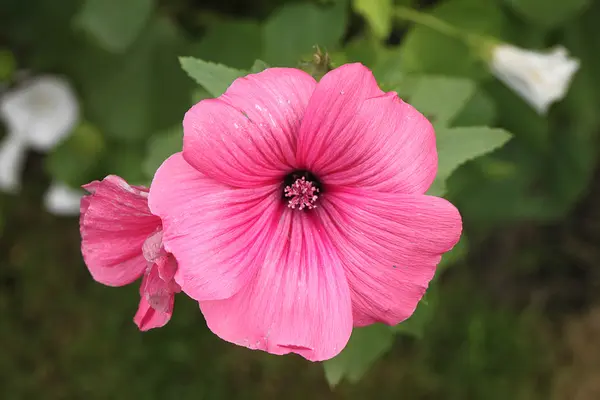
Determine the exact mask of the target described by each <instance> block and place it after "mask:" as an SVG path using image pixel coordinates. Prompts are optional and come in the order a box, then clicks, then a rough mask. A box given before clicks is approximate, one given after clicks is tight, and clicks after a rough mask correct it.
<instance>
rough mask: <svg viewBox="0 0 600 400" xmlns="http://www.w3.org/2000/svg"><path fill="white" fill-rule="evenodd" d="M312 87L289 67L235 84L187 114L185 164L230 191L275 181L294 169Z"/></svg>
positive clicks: (311, 82)
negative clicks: (298, 142)
mask: <svg viewBox="0 0 600 400" xmlns="http://www.w3.org/2000/svg"><path fill="white" fill-rule="evenodd" d="M315 85H316V83H315V80H314V79H313V78H312V77H311V76H310V75H308V74H307V73H305V72H302V71H300V70H296V69H291V68H270V69H267V70H265V71H263V72H261V73H258V74H253V75H248V76H247V77H243V78H239V79H237V80H235V82H233V84H232V85H231V86H230V87H229V89H228V90H227V91H226V92H225V93H224V94H223V95H222V96H221V97H219V98H217V99H209V100H203V101H201V102H200V103H198V104H196V105H195V106H193V107H192V108H191V109H190V110H189V111H188V112H187V113H186V115H185V118H184V120H183V129H184V140H183V152H184V157H185V159H186V160H187V161H188V162H189V163H190V164H191V165H192V166H194V167H195V168H196V169H198V171H200V172H201V173H202V174H204V175H206V176H207V177H211V178H214V179H216V180H217V181H219V182H221V183H226V184H229V185H232V186H237V187H243V188H251V187H259V186H262V185H265V184H271V183H274V182H275V181H278V180H279V179H281V177H282V176H284V175H285V174H286V173H287V171H289V170H290V169H293V168H294V166H295V157H294V155H295V149H296V132H297V130H298V128H299V127H300V121H301V120H302V117H303V115H304V110H305V109H306V105H307V104H308V100H309V98H310V96H311V94H312V92H313V90H314V87H315Z"/></svg>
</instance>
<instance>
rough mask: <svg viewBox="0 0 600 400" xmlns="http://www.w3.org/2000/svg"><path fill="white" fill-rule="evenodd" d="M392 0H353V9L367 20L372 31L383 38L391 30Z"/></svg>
mask: <svg viewBox="0 0 600 400" xmlns="http://www.w3.org/2000/svg"><path fill="white" fill-rule="evenodd" d="M393 3H394V2H393V0H353V1H352V7H353V8H354V10H355V11H356V12H357V13H359V14H361V15H363V16H364V17H365V19H366V20H367V21H368V23H369V25H370V26H371V29H372V30H373V33H375V35H376V36H377V37H379V38H385V37H387V36H388V35H389V34H390V31H391V30H392V7H393Z"/></svg>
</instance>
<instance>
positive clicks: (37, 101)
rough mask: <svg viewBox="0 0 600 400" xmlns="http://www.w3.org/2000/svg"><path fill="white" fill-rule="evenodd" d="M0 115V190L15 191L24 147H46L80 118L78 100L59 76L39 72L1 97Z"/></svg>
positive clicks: (69, 129)
mask: <svg viewBox="0 0 600 400" xmlns="http://www.w3.org/2000/svg"><path fill="white" fill-rule="evenodd" d="M0 118H2V120H4V123H5V124H6V128H7V130H8V134H7V135H6V136H5V137H4V139H3V141H2V143H0V190H4V191H15V190H16V189H18V187H19V186H20V176H21V170H22V167H23V163H24V159H25V152H26V150H27V148H33V149H35V150H38V151H48V150H50V149H52V148H53V147H54V146H56V145H57V144H58V143H59V142H60V141H61V140H63V139H64V138H65V137H66V136H67V135H68V134H69V133H71V131H72V130H73V128H74V127H75V124H76V123H77V120H78V118H79V103H78V102H77V97H76V96H75V93H74V92H73V89H72V88H71V86H70V85H69V84H68V83H67V82H66V81H64V80H63V79H61V78H57V77H52V76H41V77H37V78H33V79H31V80H29V81H26V82H25V83H24V84H22V85H21V86H18V87H17V88H15V89H14V90H11V91H8V92H7V93H6V94H4V95H3V96H2V97H1V98H0Z"/></svg>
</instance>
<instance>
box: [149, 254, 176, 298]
mask: <svg viewBox="0 0 600 400" xmlns="http://www.w3.org/2000/svg"><path fill="white" fill-rule="evenodd" d="M155 263H156V268H157V269H158V276H160V279H162V280H163V281H165V282H169V284H170V285H171V287H172V289H171V290H173V291H174V292H176V293H178V292H180V291H181V288H180V287H179V285H178V284H177V283H175V282H174V281H173V279H174V278H175V273H176V272H177V261H175V257H173V255H172V254H167V255H164V256H162V257H160V258H158V259H157V260H156V261H155Z"/></svg>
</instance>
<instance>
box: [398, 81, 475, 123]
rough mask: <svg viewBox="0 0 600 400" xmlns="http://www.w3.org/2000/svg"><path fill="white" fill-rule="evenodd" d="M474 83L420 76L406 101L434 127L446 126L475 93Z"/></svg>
mask: <svg viewBox="0 0 600 400" xmlns="http://www.w3.org/2000/svg"><path fill="white" fill-rule="evenodd" d="M475 89H476V85H475V82H473V81H471V80H469V79H463V78H449V77H443V76H422V77H419V78H417V79H416V83H414V84H413V86H412V88H411V92H410V94H409V99H408V101H409V102H410V104H412V106H413V107H415V108H416V109H417V110H419V111H420V112H421V113H422V114H424V115H425V116H426V117H427V118H428V119H429V120H430V121H431V122H432V123H433V124H434V125H436V126H447V125H449V123H450V122H452V119H453V118H454V117H455V116H456V115H457V114H458V113H459V112H460V111H461V110H462V108H463V107H464V106H465V105H466V104H467V102H468V101H469V100H470V99H471V97H473V95H474V93H475Z"/></svg>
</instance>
